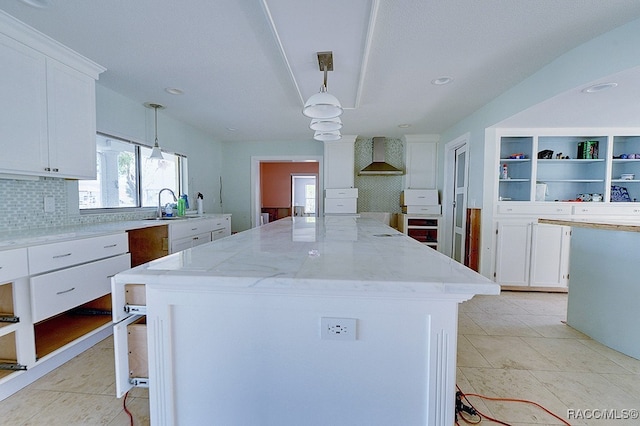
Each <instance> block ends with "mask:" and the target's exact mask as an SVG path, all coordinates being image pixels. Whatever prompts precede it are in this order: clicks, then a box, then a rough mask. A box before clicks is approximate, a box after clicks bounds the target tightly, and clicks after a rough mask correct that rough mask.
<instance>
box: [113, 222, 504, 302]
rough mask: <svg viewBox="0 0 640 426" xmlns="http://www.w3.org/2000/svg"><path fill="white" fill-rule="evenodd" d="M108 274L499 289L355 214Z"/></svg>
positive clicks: (289, 286) (396, 289)
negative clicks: (356, 216)
mask: <svg viewBox="0 0 640 426" xmlns="http://www.w3.org/2000/svg"><path fill="white" fill-rule="evenodd" d="M182 278H188V280H182ZM116 280H117V281H119V282H134V283H145V284H154V285H161V286H162V285H169V286H173V285H176V283H177V282H178V281H180V282H181V285H185V286H189V287H209V288H210V287H212V286H216V287H217V286H223V287H228V289H232V288H233V289H238V290H239V289H251V290H252V291H268V292H271V291H286V292H291V291H293V292H309V293H317V292H319V291H321V292H325V291H330V292H339V293H345V292H347V293H348V292H358V293H359V292H363V291H364V292H369V293H371V294H374V293H385V294H389V293H394V294H395V295H397V296H399V295H403V294H404V296H405V297H406V296H408V297H416V296H418V295H420V294H423V295H425V296H427V295H428V296H427V297H433V295H434V294H441V295H446V294H468V295H471V296H472V295H474V294H499V292H500V287H499V285H498V284H496V283H495V282H493V281H491V280H489V279H488V278H486V277H483V276H481V275H480V274H477V273H476V272H474V271H472V270H470V269H468V268H466V267H465V266H463V265H461V264H460V263H458V262H456V261H454V260H453V259H451V258H449V257H447V256H445V255H443V254H441V253H439V252H437V251H435V250H433V249H432V248H429V247H426V246H424V245H422V244H420V243H419V242H417V241H415V240H413V239H412V238H409V237H407V236H406V235H404V234H402V233H400V232H398V231H396V230H394V229H392V228H389V227H388V226H386V225H384V224H382V223H380V222H377V221H375V220H372V219H362V218H355V217H326V218H318V219H316V218H308V217H295V218H291V217H290V218H285V219H282V220H279V221H276V222H272V223H269V224H267V225H264V226H261V227H257V228H253V229H251V230H248V231H245V232H241V233H238V234H235V235H232V236H231V237H227V238H225V239H222V240H219V241H215V242H213V243H209V244H205V245H202V246H198V247H195V248H192V249H188V250H185V251H182V252H180V253H175V254H173V255H169V256H166V257H164V258H161V259H158V260H155V261H152V262H149V263H147V264H145V265H141V266H138V267H137V268H133V269H130V270H128V271H124V272H122V273H120V274H118V275H117V276H116ZM182 281H184V283H182Z"/></svg>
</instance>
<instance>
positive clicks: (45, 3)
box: [20, 0, 51, 9]
mask: <svg viewBox="0 0 640 426" xmlns="http://www.w3.org/2000/svg"><path fill="white" fill-rule="evenodd" d="M20 1H21V2H22V3H24V4H28V5H29V6H32V7H38V8H40V9H43V8H45V7H49V6H51V0H20Z"/></svg>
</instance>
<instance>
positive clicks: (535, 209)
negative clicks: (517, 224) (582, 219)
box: [498, 203, 571, 216]
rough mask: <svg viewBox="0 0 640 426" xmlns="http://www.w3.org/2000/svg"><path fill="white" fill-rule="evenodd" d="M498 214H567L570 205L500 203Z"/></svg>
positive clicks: (569, 212)
mask: <svg viewBox="0 0 640 426" xmlns="http://www.w3.org/2000/svg"><path fill="white" fill-rule="evenodd" d="M498 214H526V215H532V216H537V215H569V214H571V206H570V205H567V204H556V203H549V204H513V205H512V204H509V205H506V204H500V205H498Z"/></svg>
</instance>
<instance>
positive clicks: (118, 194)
mask: <svg viewBox="0 0 640 426" xmlns="http://www.w3.org/2000/svg"><path fill="white" fill-rule="evenodd" d="M96 148H97V152H96V156H97V157H96V160H97V178H96V179H95V180H80V181H78V191H79V207H80V210H91V209H92V210H96V209H131V208H142V207H157V206H158V192H159V191H160V190H161V189H162V188H170V189H172V190H173V191H174V192H175V194H176V196H177V195H179V194H182V193H187V189H186V188H185V187H184V184H186V182H187V179H186V171H187V157H185V156H183V155H180V154H172V153H167V152H163V153H162V155H163V156H164V160H155V159H150V158H149V155H151V148H149V147H147V146H144V145H141V144H138V143H136V142H132V141H128V140H124V139H120V138H116V137H113V136H109V135H105V134H101V133H98V134H97V135H96ZM165 201H166V200H165Z"/></svg>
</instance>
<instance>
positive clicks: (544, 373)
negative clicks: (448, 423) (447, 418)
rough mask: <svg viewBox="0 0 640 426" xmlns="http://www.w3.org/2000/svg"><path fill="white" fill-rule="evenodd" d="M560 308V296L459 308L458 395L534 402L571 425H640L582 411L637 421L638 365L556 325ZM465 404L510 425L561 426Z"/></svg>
mask: <svg viewBox="0 0 640 426" xmlns="http://www.w3.org/2000/svg"><path fill="white" fill-rule="evenodd" d="M566 301H567V295H566V294H557V293H522V292H502V294H501V295H500V296H498V297H495V296H477V297H474V298H473V299H471V300H470V301H467V302H465V303H463V304H462V306H461V308H460V315H459V330H458V374H457V384H458V386H459V387H460V388H461V390H462V391H463V392H464V393H477V394H481V395H485V396H490V397H500V398H513V399H526V400H532V401H535V402H536V403H538V404H540V405H542V406H544V407H546V408H547V409H549V410H551V411H553V412H554V413H555V414H557V415H559V416H560V417H562V418H564V419H565V420H567V421H568V422H569V423H570V424H572V425H616V426H617V425H620V426H622V425H639V424H640V419H617V418H613V419H612V418H608V419H607V418H605V419H603V418H602V411H587V410H617V411H608V413H609V414H610V415H613V416H615V417H625V416H626V412H625V411H623V410H636V413H637V410H640V361H639V360H636V359H634V358H631V357H628V356H626V355H622V354H621V353H619V352H616V351H614V350H611V349H609V348H607V347H605V346H603V345H601V344H599V343H597V342H595V341H593V340H591V339H589V338H588V337H587V336H585V335H584V334H582V333H580V332H578V331H576V330H574V329H572V328H571V327H569V326H567V325H565V324H563V323H562V321H563V320H565V319H566ZM635 338H637V336H636V337H635ZM469 399H470V401H471V402H472V403H473V404H474V406H476V408H477V409H479V410H480V411H481V412H485V413H486V414H487V415H489V416H491V417H494V418H496V419H498V420H501V421H503V422H505V423H508V424H510V425H532V424H535V425H541V424H544V425H547V424H549V425H556V424H562V422H560V421H558V420H556V419H554V418H553V417H551V416H549V415H548V414H546V413H544V412H543V411H542V410H540V409H537V408H535V407H531V406H529V405H525V404H520V403H511V402H496V401H486V402H485V401H484V400H481V399H479V398H476V397H469ZM485 410H486V411H485ZM572 413H573V414H572ZM629 414H631V412H629ZM596 417H600V418H599V419H598V418H596ZM461 424H464V422H461ZM482 424H485V422H484V421H483V422H482ZM486 424H494V423H491V422H488V421H487V422H486Z"/></svg>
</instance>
